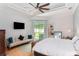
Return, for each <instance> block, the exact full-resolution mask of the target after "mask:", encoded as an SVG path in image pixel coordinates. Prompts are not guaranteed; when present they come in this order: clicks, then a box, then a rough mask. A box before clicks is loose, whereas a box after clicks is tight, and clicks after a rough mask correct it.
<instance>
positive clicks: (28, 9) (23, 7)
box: [8, 3, 78, 16]
mask: <svg viewBox="0 0 79 59" xmlns="http://www.w3.org/2000/svg"><path fill="white" fill-rule="evenodd" d="M32 4H33V5H34V6H36V4H37V3H32ZM43 4H45V3H40V5H43ZM77 5H78V4H74V3H50V5H48V6H46V7H47V8H49V9H50V10H45V11H44V12H45V13H48V12H52V11H56V10H59V9H62V8H69V9H71V10H72V9H73V10H75V9H76V7H77ZM8 7H10V8H13V9H15V10H18V11H20V12H23V13H25V14H27V15H31V16H35V15H39V14H44V13H41V12H40V11H39V10H38V9H35V8H34V7H33V6H31V5H30V4H29V3H12V4H8Z"/></svg>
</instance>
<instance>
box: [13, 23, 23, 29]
mask: <svg viewBox="0 0 79 59" xmlns="http://www.w3.org/2000/svg"><path fill="white" fill-rule="evenodd" d="M24 28H25V25H24V23H21V22H14V29H24Z"/></svg>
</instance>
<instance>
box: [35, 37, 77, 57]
mask: <svg viewBox="0 0 79 59" xmlns="http://www.w3.org/2000/svg"><path fill="white" fill-rule="evenodd" d="M33 51H36V52H39V53H41V54H45V55H48V56H74V55H75V54H76V51H75V49H74V47H73V44H72V40H66V39H55V38H47V39H44V40H42V41H40V42H38V43H36V44H35V46H34V47H33Z"/></svg>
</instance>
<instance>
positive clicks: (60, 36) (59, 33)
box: [54, 31, 62, 39]
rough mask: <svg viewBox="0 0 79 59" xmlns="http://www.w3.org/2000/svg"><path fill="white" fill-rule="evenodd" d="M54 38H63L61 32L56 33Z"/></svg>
mask: <svg viewBox="0 0 79 59" xmlns="http://www.w3.org/2000/svg"><path fill="white" fill-rule="evenodd" d="M54 38H60V39H61V38H62V32H61V31H54Z"/></svg>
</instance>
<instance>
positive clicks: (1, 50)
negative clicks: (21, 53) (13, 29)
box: [0, 30, 6, 56]
mask: <svg viewBox="0 0 79 59" xmlns="http://www.w3.org/2000/svg"><path fill="white" fill-rule="evenodd" d="M5 55H6V46H5V30H0V56H5Z"/></svg>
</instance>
